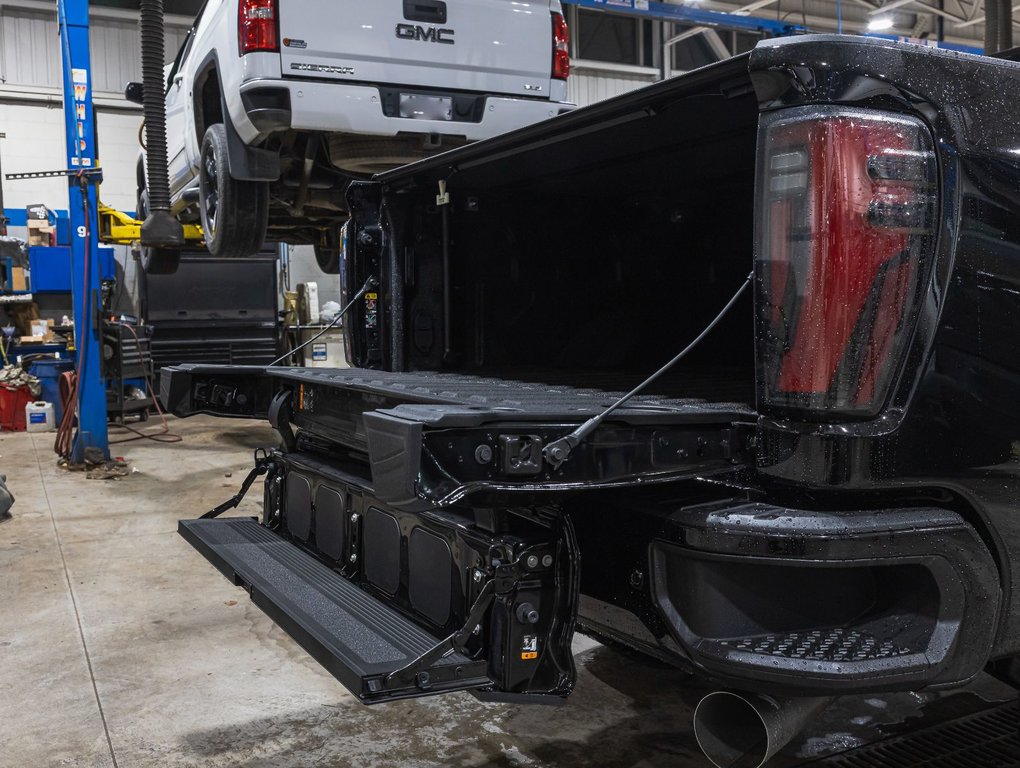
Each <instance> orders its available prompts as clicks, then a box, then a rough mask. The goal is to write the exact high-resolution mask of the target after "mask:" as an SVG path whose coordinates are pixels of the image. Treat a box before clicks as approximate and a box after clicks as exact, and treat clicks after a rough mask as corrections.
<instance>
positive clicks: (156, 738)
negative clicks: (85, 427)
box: [0, 417, 1015, 768]
mask: <svg viewBox="0 0 1020 768" xmlns="http://www.w3.org/2000/svg"><path fill="white" fill-rule="evenodd" d="M150 423H151V422H150ZM171 426H172V429H173V431H175V432H177V433H179V434H181V435H183V437H184V440H183V442H181V443H178V444H173V445H161V444H156V443H152V442H149V441H141V442H132V443H127V444H124V445H122V446H116V447H115V449H114V451H115V453H116V454H121V455H123V456H125V457H126V458H127V459H128V461H129V462H130V464H131V466H132V467H134V468H135V470H137V471H134V472H132V473H131V474H130V475H128V476H127V477H125V478H122V479H119V480H87V479H85V477H84V476H83V475H81V474H79V473H70V472H67V471H64V470H61V469H58V468H57V466H56V463H55V461H54V456H53V454H52V452H51V446H52V439H53V438H52V435H49V434H42V435H38V434H37V435H28V434H8V433H5V434H2V435H0V472H3V473H4V474H6V475H7V477H8V484H9V486H10V488H11V490H12V491H13V493H14V494H15V496H16V497H17V501H16V503H15V505H14V509H13V512H14V519H13V520H11V521H8V522H5V523H2V524H0V766H3V768H43V767H49V766H120V767H121V768H134V767H135V766H231V767H233V766H246V767H248V768H254V767H255V766H260V767H261V766H267V767H268V766H287V767H290V766H294V767H299V766H300V767H303V766H319V767H320V768H331V767H341V766H343V767H346V766H358V767H359V768H360V767H361V766H414V767H424V766H472V767H478V768H480V767H481V766H508V767H515V768H516V767H517V766H528V767H529V768H540V767H542V766H550V767H556V768H560V767H563V768H566V767H567V766H570V767H571V768H573V767H575V766H607V767H609V766H628V767H633V768H660V767H661V768H665V767H666V766H669V767H670V768H673V767H675V766H681V767H686V766H691V767H694V766H707V765H708V763H707V761H705V760H704V758H702V757H701V756H700V754H699V752H698V750H697V746H696V744H695V741H694V737H693V734H692V730H691V725H690V717H691V712H692V710H693V707H694V705H695V703H696V702H697V700H698V698H699V697H700V696H701V694H702V693H703V692H704V691H703V689H702V688H700V687H698V686H694V685H692V684H691V683H690V681H689V680H688V678H686V677H685V675H683V674H682V673H680V672H678V671H676V670H672V669H670V668H667V667H664V666H661V665H659V664H656V663H654V662H651V661H646V660H643V659H641V658H638V657H635V656H633V655H631V654H627V653H622V652H620V651H617V650H614V649H610V648H606V647H603V646H600V645H598V644H596V643H593V642H591V641H589V640H587V639H584V638H578V639H577V641H576V643H575V650H576V654H577V662H578V668H579V676H578V682H577V689H576V691H575V693H574V695H573V696H572V697H571V698H570V700H569V702H568V703H567V704H566V705H565V706H563V707H559V708H548V707H538V706H533V707H524V706H509V705H502V704H483V703H480V702H478V701H477V700H475V699H474V698H472V697H471V696H470V695H468V694H466V693H457V694H451V695H447V696H442V697H438V698H430V699H419V700H415V701H406V702H398V703H396V704H389V705H381V706H377V707H365V706H363V705H361V704H359V703H357V702H356V701H355V700H354V698H353V697H351V696H350V695H349V694H348V693H347V692H346V691H345V690H344V689H343V688H342V687H341V686H340V684H339V683H337V682H336V681H335V680H334V679H333V678H332V677H331V676H329V675H328V674H327V673H326V672H324V671H323V670H322V669H321V668H320V667H319V666H318V664H316V663H315V662H314V661H313V660H312V659H311V658H310V657H308V656H307V655H306V654H305V653H304V652H303V651H302V650H301V649H300V648H299V647H298V646H297V645H296V643H294V642H293V641H292V640H291V639H290V638H289V637H287V636H286V635H285V634H284V633H283V632H282V631H281V630H280V629H279V628H277V627H276V626H275V625H274V624H273V623H272V622H271V621H270V620H269V619H268V618H267V617H266V616H265V615H264V614H262V612H261V611H259V609H258V608H256V607H254V606H253V605H252V604H251V602H250V601H249V600H248V597H247V595H246V594H245V593H244V592H242V591H241V590H240V589H238V588H236V587H234V586H232V585H231V584H230V583H228V582H227V580H226V579H224V578H223V577H222V576H221V575H220V574H219V572H218V571H216V570H215V569H214V568H213V567H212V566H211V565H209V564H208V563H207V562H206V561H205V560H204V559H203V558H202V557H201V556H200V555H199V554H198V553H197V552H195V551H194V550H193V549H192V548H191V547H190V546H188V544H186V543H185V542H184V540H183V539H181V538H180V537H179V536H178V535H177V533H176V528H177V520H178V518H182V517H196V516H197V515H199V514H201V513H202V512H205V511H206V510H208V509H210V508H211V507H213V506H215V505H216V504H218V503H220V502H221V501H224V500H225V499H227V498H228V497H230V496H231V495H233V493H234V492H235V491H236V489H237V488H238V487H239V485H240V483H241V480H242V479H243V477H244V474H245V473H246V471H247V469H248V467H249V466H250V460H251V454H252V450H253V449H254V448H256V447H261V446H266V445H271V444H272V443H273V433H272V432H271V431H270V430H269V428H268V427H266V426H265V425H264V424H263V423H261V422H239V421H230V420H218V419H213V418H206V417H198V418H194V419H187V420H173V421H172V422H171ZM260 501H261V489H260V487H259V486H257V485H256V486H255V487H254V488H253V490H252V492H251V493H249V495H248V498H247V499H246V500H245V502H244V504H243V505H242V506H241V508H240V509H239V510H237V512H236V513H235V514H240V515H253V514H257V513H258V511H259V508H260ZM1014 695H1015V694H1014V692H1012V691H1011V690H1010V689H1007V688H1005V687H1004V686H1001V685H999V684H998V683H994V682H993V681H991V680H990V679H989V678H983V679H982V680H980V681H979V682H978V683H977V684H976V685H975V686H972V688H971V689H969V690H966V691H962V692H955V693H952V694H948V695H943V696H942V697H936V696H935V695H932V694H922V695H914V694H899V695H894V696H872V697H849V698H845V699H841V700H840V701H839V703H837V704H836V705H835V706H834V707H833V708H832V709H831V710H830V711H829V712H828V713H827V714H826V715H825V716H823V718H822V719H821V720H819V721H818V722H817V723H816V724H815V725H814V726H813V727H812V728H811V729H810V730H809V732H808V733H806V734H804V736H803V737H802V738H800V739H799V740H798V741H797V743H796V744H794V745H792V746H791V747H790V748H789V749H788V750H787V753H786V754H785V755H784V756H783V757H782V758H781V759H780V760H779V761H777V763H776V765H780V766H787V765H801V764H804V763H805V762H809V761H810V758H812V757H817V756H820V755H825V754H830V753H832V752H837V751H842V750H845V749H847V748H848V747H852V746H854V745H857V744H860V743H864V742H868V741H874V740H876V739H878V738H881V737H882V736H883V735H886V734H889V733H893V732H897V731H898V730H902V729H903V727H904V726H903V722H904V721H905V720H909V721H910V722H918V720H915V718H921V720H924V721H931V720H932V719H933V718H939V717H949V716H952V715H953V714H959V713H962V712H966V711H970V710H973V709H976V708H980V707H981V706H983V705H985V702H987V701H996V700H1002V699H1006V698H1010V697H1012V696H1014Z"/></svg>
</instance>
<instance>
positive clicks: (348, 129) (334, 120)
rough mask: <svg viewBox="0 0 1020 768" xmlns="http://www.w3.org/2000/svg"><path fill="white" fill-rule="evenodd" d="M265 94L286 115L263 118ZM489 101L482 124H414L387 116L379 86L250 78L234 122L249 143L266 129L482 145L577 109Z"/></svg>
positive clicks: (522, 101) (530, 101) (499, 99)
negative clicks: (430, 136)
mask: <svg viewBox="0 0 1020 768" xmlns="http://www.w3.org/2000/svg"><path fill="white" fill-rule="evenodd" d="M263 93H273V94H274V97H273V98H274V100H278V101H279V102H280V103H281V104H286V105H287V106H286V108H285V111H286V114H284V112H281V111H280V110H278V109H277V110H276V111H275V112H274V113H273V114H272V115H268V114H260V110H259V108H258V107H253V106H252V105H253V104H258V103H259V101H260V98H259V97H260V95H261V94H263ZM484 100H485V105H484V109H483V110H482V113H481V119H480V120H479V121H477V122H475V121H459V120H456V121H455V120H415V119H411V118H401V117H387V116H386V115H385V114H384V113H383V105H382V100H381V97H380V90H379V88H377V87H374V86H367V85H348V84H345V83H330V82H320V81H314V80H296V81H295V80H251V81H249V82H247V83H245V84H243V85H242V86H241V106H242V108H243V110H244V111H243V112H241V113H240V114H235V115H231V119H232V120H233V122H234V126H235V128H236V129H237V132H238V135H240V137H241V139H242V140H243V141H244V142H245V143H252V142H254V141H256V140H257V139H258V138H259V136H260V135H263V134H264V133H266V132H267V129H271V130H272V129H280V128H291V129H293V130H299V131H323V132H327V133H355V134H367V135H373V136H396V135H397V134H399V133H418V134H426V133H436V134H440V135H448V136H464V137H466V138H467V140H468V141H478V140H480V139H485V138H489V137H490V136H496V135H498V134H501V133H506V132H507V131H512V130H516V129H517V128H523V127H524V126H526V125H531V124H533V123H537V122H540V121H542V120H547V119H549V118H551V117H555V116H556V115H558V114H560V113H561V112H567V111H570V110H572V109H573V108H574V105H572V104H565V103H560V102H552V101H544V100H541V99H518V98H513V97H506V96H486V97H484ZM267 120H268V122H267Z"/></svg>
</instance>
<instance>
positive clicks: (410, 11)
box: [404, 0, 446, 24]
mask: <svg viewBox="0 0 1020 768" xmlns="http://www.w3.org/2000/svg"><path fill="white" fill-rule="evenodd" d="M404 18H405V19H407V20H408V21H423V22H425V23H426V24H445V23H446V3H444V2H442V0H404Z"/></svg>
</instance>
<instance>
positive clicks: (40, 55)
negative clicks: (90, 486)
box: [0, 7, 61, 87]
mask: <svg viewBox="0 0 1020 768" xmlns="http://www.w3.org/2000/svg"><path fill="white" fill-rule="evenodd" d="M0 66H2V68H3V69H2V70H0V78H2V79H3V81H4V82H7V83H12V84H14V85H50V86H58V87H59V85H60V71H61V70H60V41H59V40H58V39H57V22H56V14H55V13H40V12H35V11H25V10H19V9H14V8H10V7H4V8H3V11H2V13H0Z"/></svg>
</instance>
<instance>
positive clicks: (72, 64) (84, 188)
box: [57, 0, 110, 463]
mask: <svg viewBox="0 0 1020 768" xmlns="http://www.w3.org/2000/svg"><path fill="white" fill-rule="evenodd" d="M57 7H58V14H59V23H60V48H61V60H62V64H63V72H64V122H65V124H66V131H67V161H68V165H67V167H68V168H70V169H71V170H83V171H87V170H91V169H94V168H96V165H97V163H96V136H95V131H94V122H93V120H94V113H93V110H92V82H91V81H92V68H91V63H90V59H89V8H88V2H87V0H59V2H58V6H57ZM96 180H97V179H96V177H94V176H71V177H69V183H68V197H69V198H70V201H69V202H70V204H69V208H68V210H69V212H70V225H71V277H72V280H71V284H72V292H73V298H74V328H75V342H76V344H77V355H76V358H75V362H76V366H75V367H76V369H77V371H78V381H79V383H78V433H77V434H76V435H75V439H74V447H73V450H72V452H71V459H72V461H73V462H74V463H80V462H81V461H82V458H83V455H84V451H85V449H86V448H89V447H94V448H98V449H99V450H101V451H102V452H103V455H104V456H105V457H106V458H109V457H110V447H109V439H108V436H107V431H106V383H105V381H104V379H103V374H102V368H101V367H100V350H101V349H102V344H101V339H100V335H101V333H102V325H101V318H100V276H99V274H100V273H99V242H98V239H97V235H98V233H99V226H98V220H97V213H96V211H97V208H96V201H97V195H96V183H95V182H96Z"/></svg>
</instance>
